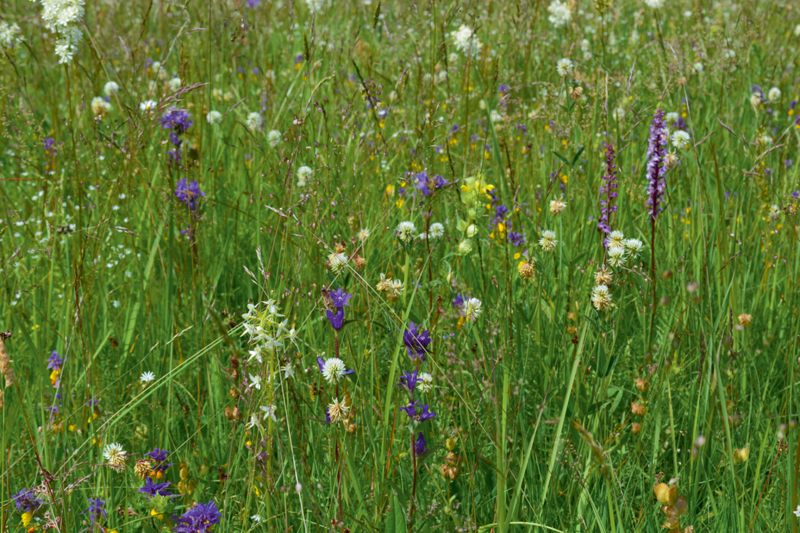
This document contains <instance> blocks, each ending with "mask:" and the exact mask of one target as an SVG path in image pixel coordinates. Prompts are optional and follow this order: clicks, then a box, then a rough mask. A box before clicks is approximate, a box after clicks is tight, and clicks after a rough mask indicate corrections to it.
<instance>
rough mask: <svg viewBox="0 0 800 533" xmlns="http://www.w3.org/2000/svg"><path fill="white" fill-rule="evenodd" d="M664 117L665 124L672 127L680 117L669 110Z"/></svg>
mask: <svg viewBox="0 0 800 533" xmlns="http://www.w3.org/2000/svg"><path fill="white" fill-rule="evenodd" d="M664 118H665V120H666V121H667V126H669V127H670V128H674V127H675V124H676V123H677V122H678V119H679V118H680V115H679V114H678V113H676V112H675V111H670V112H669V113H667V115H666V116H665V117H664Z"/></svg>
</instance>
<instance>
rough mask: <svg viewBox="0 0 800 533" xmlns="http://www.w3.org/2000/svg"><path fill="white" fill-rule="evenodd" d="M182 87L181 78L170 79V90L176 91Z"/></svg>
mask: <svg viewBox="0 0 800 533" xmlns="http://www.w3.org/2000/svg"><path fill="white" fill-rule="evenodd" d="M180 88H181V79H180V78H172V79H171V80H169V90H170V91H172V92H176V91H177V90H178V89H180Z"/></svg>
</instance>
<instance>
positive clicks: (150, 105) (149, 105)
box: [139, 100, 158, 111]
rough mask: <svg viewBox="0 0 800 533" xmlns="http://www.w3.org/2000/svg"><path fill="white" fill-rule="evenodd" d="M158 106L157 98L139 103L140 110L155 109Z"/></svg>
mask: <svg viewBox="0 0 800 533" xmlns="http://www.w3.org/2000/svg"><path fill="white" fill-rule="evenodd" d="M157 107H158V102H156V101H155V100H145V101H144V102H142V103H140V104H139V111H155V110H156V108H157Z"/></svg>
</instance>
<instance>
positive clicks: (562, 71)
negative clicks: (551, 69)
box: [556, 57, 575, 78]
mask: <svg viewBox="0 0 800 533" xmlns="http://www.w3.org/2000/svg"><path fill="white" fill-rule="evenodd" d="M574 68H575V65H574V64H573V63H572V61H571V60H570V59H569V58H566V57H565V58H563V59H559V60H558V63H556V72H558V75H559V76H561V77H562V78H566V77H567V76H569V75H570V74H571V73H572V70H573V69H574Z"/></svg>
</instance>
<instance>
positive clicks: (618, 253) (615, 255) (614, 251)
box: [608, 246, 625, 267]
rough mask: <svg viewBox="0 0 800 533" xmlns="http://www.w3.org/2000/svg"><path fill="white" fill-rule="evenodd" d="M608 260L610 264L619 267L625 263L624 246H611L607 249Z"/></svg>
mask: <svg viewBox="0 0 800 533" xmlns="http://www.w3.org/2000/svg"><path fill="white" fill-rule="evenodd" d="M608 262H609V264H610V265H611V266H614V267H621V266H622V265H624V264H625V248H623V247H621V246H612V247H611V248H609V249H608Z"/></svg>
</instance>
